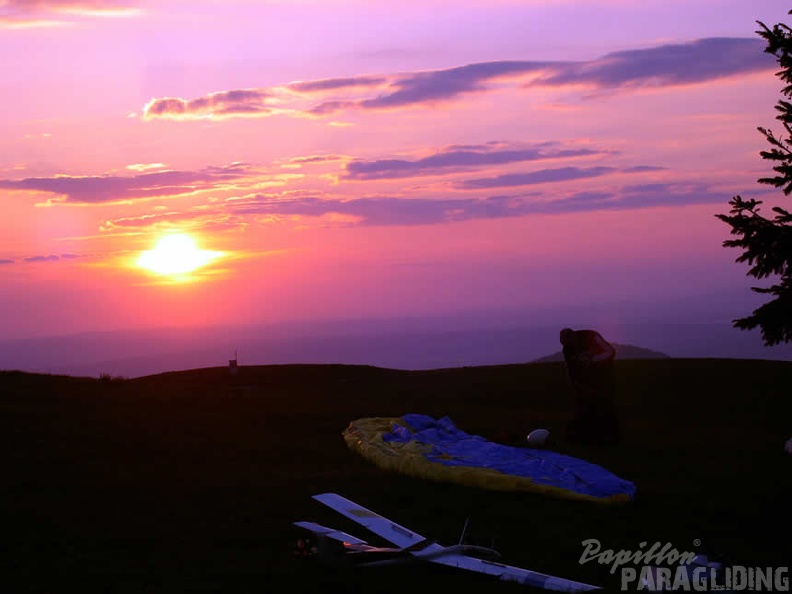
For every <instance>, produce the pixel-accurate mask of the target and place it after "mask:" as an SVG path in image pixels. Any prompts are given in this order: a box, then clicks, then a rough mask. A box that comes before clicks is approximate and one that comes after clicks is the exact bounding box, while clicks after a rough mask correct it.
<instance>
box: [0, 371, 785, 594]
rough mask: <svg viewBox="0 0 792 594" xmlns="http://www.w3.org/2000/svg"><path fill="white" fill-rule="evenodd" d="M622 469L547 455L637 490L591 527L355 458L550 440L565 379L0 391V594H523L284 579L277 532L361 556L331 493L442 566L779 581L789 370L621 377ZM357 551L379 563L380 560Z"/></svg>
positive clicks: (451, 376) (62, 382) (442, 376)
mask: <svg viewBox="0 0 792 594" xmlns="http://www.w3.org/2000/svg"><path fill="white" fill-rule="evenodd" d="M617 375H618V383H619V388H620V389H619V398H620V406H621V411H622V415H623V422H624V425H625V429H626V437H625V440H624V442H623V444H622V445H621V446H620V447H618V448H610V449H608V448H605V449H602V448H600V449H598V448H583V447H580V446H578V447H573V446H571V445H568V444H565V443H564V442H563V441H561V440H556V442H555V444H554V445H555V448H556V449H558V450H561V451H563V452H565V453H569V454H571V455H575V456H578V457H581V458H585V459H587V460H590V461H592V462H595V463H598V464H601V465H603V466H605V467H606V468H608V469H610V470H611V471H613V472H615V473H616V474H618V475H620V476H622V477H623V478H626V479H629V480H632V481H633V482H635V484H636V485H637V488H638V497H637V498H636V500H635V501H634V502H632V503H630V504H627V505H623V506H600V505H594V504H590V503H580V502H571V501H563V500H557V499H552V498H548V497H544V496H540V495H532V494H520V493H498V492H491V491H481V490H475V489H470V488H465V487H459V486H451V485H445V484H436V483H431V482H425V481H420V480H416V479H411V478H408V477H403V476H400V475H395V474H389V473H385V472H383V471H380V470H378V469H377V468H375V467H374V466H372V465H370V464H369V463H367V462H366V461H364V460H363V459H361V458H359V457H357V456H356V455H355V454H354V453H352V452H351V451H350V450H348V449H347V448H346V446H345V444H344V442H343V439H342V438H341V431H342V430H343V429H344V428H345V427H346V425H347V424H348V423H349V421H350V420H353V419H356V418H360V417H367V416H400V415H402V414H405V413H408V412H420V413H425V414H430V415H434V416H443V415H448V416H450V417H451V418H452V419H453V420H454V421H455V422H456V423H457V424H458V425H459V426H460V427H461V428H462V429H464V430H466V431H468V432H471V433H478V434H481V435H486V436H494V435H496V434H498V433H499V432H500V433H503V432H506V433H508V432H511V433H512V434H514V435H525V434H526V433H527V432H528V431H529V430H530V429H533V428H536V427H545V428H548V429H550V431H551V434H552V435H553V436H555V437H558V436H560V435H561V434H562V428H563V426H564V423H565V421H566V420H567V418H568V415H569V412H570V409H571V397H570V393H569V389H568V386H567V384H566V380H565V377H564V373H563V369H562V367H561V366H560V364H557V363H547V364H529V365H511V366H501V367H476V368H461V369H448V370H438V371H412V372H407V371H393V370H386V369H378V368H372V367H348V366H276V367H250V368H243V369H241V372H240V374H239V375H238V376H237V377H235V378H231V377H230V376H229V375H228V373H227V370H225V369H203V370H196V371H189V372H179V373H170V374H163V375H157V376H150V377H145V378H139V379H136V380H125V381H98V380H95V379H88V378H70V377H57V376H46V375H29V374H22V373H17V372H5V373H0V439H2V441H1V442H0V443H1V444H2V452H3V454H2V459H3V464H2V467H0V470H2V472H0V529H1V530H2V539H1V540H0V542H2V545H1V546H2V548H3V550H2V556H1V557H0V582H2V583H0V591H2V592H65V591H82V592H86V591H104V592H130V593H131V592H233V593H243V592H287V591H291V592H317V591H328V592H329V591H345V592H399V593H403V592H410V593H412V592H437V591H439V590H441V589H443V590H445V589H446V588H449V589H452V590H459V589H461V588H464V587H466V586H474V587H476V588H477V589H480V590H483V591H486V592H490V591H492V592H499V591H510V592H516V591H525V589H524V588H522V587H517V586H513V585H511V586H510V585H507V584H500V583H498V582H491V581H489V580H486V579H484V578H477V577H476V576H470V575H469V574H466V573H456V572H454V571H450V570H445V571H443V570H434V569H433V568H421V567H419V568H412V567H409V568H405V567H398V568H387V569H374V568H369V569H365V570H358V571H357V572H351V571H340V570H325V569H323V568H320V567H317V566H315V565H313V564H311V563H310V562H305V561H301V560H297V559H293V558H292V557H291V553H292V549H293V543H294V539H295V532H294V531H293V529H292V527H291V522H292V521H294V520H299V519H312V520H315V521H319V522H320V523H324V524H327V525H330V526H336V527H338V528H341V529H344V530H347V531H349V532H351V533H353V534H356V535H358V536H361V537H363V538H367V539H368V538H369V537H370V535H369V534H367V533H366V532H365V531H364V530H363V529H359V528H357V527H356V526H355V525H353V524H351V523H349V522H347V521H346V520H345V519H344V518H342V517H341V516H339V515H337V514H334V513H333V512H332V511H331V510H329V509H326V508H324V507H323V506H321V505H320V504H318V503H316V502H315V501H313V500H312V499H311V498H310V496H311V495H313V494H316V493H320V492H324V491H336V492H339V493H341V494H343V495H345V496H347V497H349V498H351V499H353V500H355V501H357V502H358V503H360V504H362V505H365V506H367V507H370V508H372V509H374V510H376V511H378V512H380V513H381V514H383V515H385V516H387V517H389V518H391V519H393V520H395V521H397V522H399V523H401V524H404V525H406V526H408V527H410V528H412V529H414V530H416V531H417V532H420V533H422V534H424V535H426V536H430V537H433V538H437V539H438V540H439V541H440V542H441V543H443V544H453V543H454V542H456V541H457V540H458V538H459V533H460V530H461V528H462V525H463V523H464V521H465V518H467V517H470V528H469V531H468V536H467V541H468V542H471V543H473V544H482V545H485V546H489V545H491V544H492V542H493V539H494V544H495V546H496V548H498V549H499V550H500V551H501V553H502V554H503V561H505V562H507V563H511V564H514V565H518V566H523V567H528V568H532V569H536V570H540V571H545V572H550V573H554V574H557V575H561V576H564V577H568V578H571V579H577V580H581V581H587V582H590V583H596V584H600V585H604V586H606V587H608V589H610V590H613V589H616V590H617V589H618V588H619V577H620V576H619V572H616V574H614V575H612V574H611V573H610V572H609V566H606V565H601V564H598V563H596V562H589V563H584V564H581V563H579V559H580V557H581V554H582V553H583V547H582V545H581V542H582V541H583V540H585V539H588V538H596V539H598V540H599V541H600V542H601V543H602V548H603V549H608V548H610V549H615V550H619V549H626V550H631V551H635V550H638V547H639V543H641V542H646V543H648V544H647V545H646V546H647V547H648V546H651V544H653V543H655V542H660V543H662V544H665V543H670V544H671V545H672V546H673V547H674V548H676V549H677V550H679V551H680V552H681V551H699V552H716V553H721V554H724V555H726V556H727V557H729V558H731V559H732V561H733V562H734V563H738V564H741V565H749V566H776V567H778V566H788V565H789V560H790V559H792V554H791V551H792V546H791V545H790V542H789V531H790V527H792V523H791V522H790V501H792V497H791V496H792V457H790V456H788V455H786V454H785V453H784V452H783V444H784V442H785V441H786V440H787V439H788V438H789V437H790V436H792V389H790V388H791V387H792V364H791V363H785V362H770V361H739V360H673V359H671V360H652V361H622V362H620V363H619V364H618V367H617ZM370 542H379V541H377V540H376V538H373V539H371V540H370Z"/></svg>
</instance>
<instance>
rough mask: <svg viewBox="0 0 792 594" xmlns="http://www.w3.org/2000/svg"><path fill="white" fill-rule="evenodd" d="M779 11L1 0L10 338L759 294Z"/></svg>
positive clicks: (468, 0) (695, 4) (661, 0)
mask: <svg viewBox="0 0 792 594" xmlns="http://www.w3.org/2000/svg"><path fill="white" fill-rule="evenodd" d="M789 8H792V6H787V5H785V3H784V2H780V1H779V0H752V1H751V2H746V1H745V0H642V1H637V0H635V1H630V0H519V1H518V0H513V1H512V0H453V1H452V0H421V1H420V2H418V1H414V0H367V1H364V0H359V1H358V0H349V1H345V0H313V1H312V0H296V1H286V0H283V1H281V0H261V1H253V0H250V1H242V2H239V1H228V2H226V1H220V0H192V1H191V2H185V1H181V0H161V1H158V2H133V1H130V2H122V1H119V2H111V1H103V0H94V1H82V2H81V1H76V0H74V1H72V0H42V1H29V0H5V1H3V0H0V55H2V56H3V69H2V70H3V76H2V78H1V79H0V93H2V97H3V100H2V105H3V109H2V110H0V205H1V206H2V213H3V216H2V217H0V275H1V276H0V278H2V284H0V305H2V307H3V311H4V313H5V315H3V316H2V318H0V333H2V335H3V336H4V337H6V338H11V337H28V336H43V335H51V334H64V333H70V332H83V331H93V330H104V329H122V328H139V327H159V326H199V325H209V324H222V323H228V322H231V321H233V322H235V323H245V322H247V321H250V322H253V321H255V322H259V321H279V320H283V321H285V320H301V319H306V320H310V319H331V318H345V317H355V318H364V317H367V316H375V317H398V316H405V315H406V316H412V315H424V314H441V313H442V314H445V313H453V312H462V311H466V310H476V309H483V308H515V307H524V308H528V309H530V308H543V307H548V306H557V305H561V306H563V305H567V304H578V303H581V302H592V303H603V302H608V301H625V300H626V301H630V300H634V301H635V302H641V303H649V304H651V303H653V302H663V301H668V300H676V301H678V300H685V299H690V300H691V302H693V301H695V300H696V299H700V298H701V296H705V295H710V294H717V293H723V294H726V293H729V294H734V293H736V292H739V291H740V290H744V291H745V295H746V303H748V299H749V297H750V296H749V294H748V291H747V287H749V286H751V285H752V279H749V278H747V277H746V276H745V272H746V267H745V266H743V265H738V264H735V263H734V259H735V258H736V257H737V255H738V252H736V251H735V250H726V249H724V248H723V247H721V243H722V241H723V240H724V239H726V238H727V237H728V227H727V226H726V225H725V224H724V223H722V222H720V221H718V220H717V219H716V218H715V216H714V215H715V214H716V213H722V212H727V211H728V200H729V199H730V198H731V197H732V196H733V195H735V194H742V195H743V196H744V197H755V198H759V199H763V200H765V207H766V208H767V209H769V207H770V206H771V205H772V204H774V203H782V201H783V200H784V198H783V196H780V193H778V192H775V191H772V190H770V189H765V188H763V187H762V186H760V185H758V184H757V183H756V180H757V178H759V177H762V176H765V175H767V174H768V173H769V171H770V170H769V167H768V164H767V163H766V162H764V161H763V160H762V159H761V158H760V157H759V154H758V153H759V151H760V150H762V149H764V148H766V143H765V141H764V138H763V137H762V136H761V135H760V134H759V133H758V132H757V130H756V128H757V126H766V127H771V128H775V129H777V128H778V125H777V124H778V123H777V122H776V121H775V120H774V119H773V118H774V115H775V111H774V108H773V107H774V104H775V102H776V101H777V100H778V99H779V98H780V94H779V90H780V88H781V85H780V82H779V81H778V79H776V78H775V77H774V72H775V70H776V69H777V68H776V62H775V60H774V59H773V57H772V56H770V55H768V54H765V53H763V50H764V42H763V41H762V40H761V39H760V38H759V37H758V36H757V35H756V34H755V31H756V29H757V27H758V26H757V24H756V21H757V20H760V21H763V22H765V23H767V24H768V25H771V24H774V23H777V22H781V21H784V22H789V21H788V19H789V17H788V16H787V14H786V13H787V11H788V10H789ZM175 233H183V234H187V235H189V237H190V238H192V240H193V241H194V242H195V243H196V244H197V246H198V247H199V248H200V249H202V250H205V252H203V253H198V252H196V253H192V254H186V255H185V256H183V257H192V258H195V263H196V265H198V264H200V266H198V267H197V268H196V269H195V270H193V271H191V272H183V271H177V272H173V269H172V268H168V267H167V266H164V264H167V263H168V262H167V260H168V258H170V257H171V256H170V255H169V254H164V253H162V252H154V254H153V256H152V255H151V254H149V259H148V261H149V262H151V260H152V257H153V261H155V262H158V263H159V265H160V269H159V270H152V269H150V268H151V267H149V268H144V267H143V266H142V265H141V261H140V257H141V254H142V253H143V252H146V251H151V250H153V249H154V247H155V245H156V244H157V242H158V241H159V240H160V239H162V238H163V237H166V236H169V235H171V234H175ZM182 239H184V238H182ZM175 257H176V258H177V259H178V258H180V256H178V254H177V256H175ZM146 261H147V260H146V259H145V258H144V260H143V263H145V262H146ZM192 261H193V260H190V262H192ZM182 263H183V262H182ZM177 264H179V262H177ZM162 266H164V268H163V267H162ZM154 267H155V268H156V266H154ZM188 267H189V266H188ZM177 268H178V266H177ZM745 313H746V314H747V313H749V312H748V311H746V312H745Z"/></svg>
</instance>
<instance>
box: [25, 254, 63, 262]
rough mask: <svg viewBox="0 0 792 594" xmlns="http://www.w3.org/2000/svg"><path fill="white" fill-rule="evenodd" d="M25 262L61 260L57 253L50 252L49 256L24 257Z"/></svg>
mask: <svg viewBox="0 0 792 594" xmlns="http://www.w3.org/2000/svg"><path fill="white" fill-rule="evenodd" d="M22 260H23V261H25V262H57V261H58V260H60V256H58V255H57V254H50V255H48V256H29V257H27V258H22Z"/></svg>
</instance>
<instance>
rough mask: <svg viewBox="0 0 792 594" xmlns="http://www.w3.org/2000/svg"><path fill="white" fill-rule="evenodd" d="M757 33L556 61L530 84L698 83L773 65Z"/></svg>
mask: <svg viewBox="0 0 792 594" xmlns="http://www.w3.org/2000/svg"><path fill="white" fill-rule="evenodd" d="M763 50H764V44H763V42H762V41H761V40H759V39H748V38H745V39H743V38H731V37H713V38H708V39H699V40H697V41H692V42H689V43H678V44H667V45H661V46H658V47H653V48H647V49H639V50H626V51H621V52H613V53H610V54H607V55H605V56H604V57H603V58H600V59H599V60H592V61H590V62H570V63H566V64H557V65H555V66H554V67H553V68H551V69H550V71H549V72H548V73H547V74H545V75H544V76H542V77H540V78H539V79H537V80H536V81H535V82H534V83H533V84H534V85H546V86H552V87H561V86H566V85H578V84H581V83H584V84H586V83H587V84H591V85H594V86H595V87H597V88H601V89H612V88H617V87H634V86H670V85H680V84H690V83H700V82H704V81H708V80H714V79H718V78H726V77H729V76H734V75H737V74H747V73H750V72H757V71H761V70H767V69H771V68H773V67H774V62H775V61H774V59H773V58H772V57H771V56H769V55H768V54H766V53H765V52H764V51H763Z"/></svg>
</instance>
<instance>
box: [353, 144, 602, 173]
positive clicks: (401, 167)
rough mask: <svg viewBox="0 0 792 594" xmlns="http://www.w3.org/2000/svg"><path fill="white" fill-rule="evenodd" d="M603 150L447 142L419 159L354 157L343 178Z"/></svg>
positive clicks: (439, 170) (438, 170)
mask: <svg viewBox="0 0 792 594" xmlns="http://www.w3.org/2000/svg"><path fill="white" fill-rule="evenodd" d="M605 153H606V151H603V150H600V149H594V148H588V147H580V148H574V147H573V148H562V147H559V146H558V144H557V143H552V142H545V143H541V144H537V145H533V146H525V147H515V146H511V145H508V144H506V143H489V144H483V145H469V146H450V147H446V148H443V149H441V150H439V151H437V152H434V153H432V154H430V155H427V156H426V157H422V158H420V159H414V160H408V159H377V160H373V161H365V160H356V161H351V162H349V163H347V164H346V166H345V172H344V174H343V176H342V177H343V178H344V179H354V180H373V179H395V178H405V177H415V176H422V175H437V174H442V173H446V172H455V171H463V170H466V169H470V168H476V167H483V166H492V165H506V164H509V163H519V162H525V161H542V160H547V159H565V158H570V157H588V156H591V155H601V154H605Z"/></svg>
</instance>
